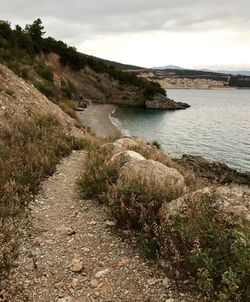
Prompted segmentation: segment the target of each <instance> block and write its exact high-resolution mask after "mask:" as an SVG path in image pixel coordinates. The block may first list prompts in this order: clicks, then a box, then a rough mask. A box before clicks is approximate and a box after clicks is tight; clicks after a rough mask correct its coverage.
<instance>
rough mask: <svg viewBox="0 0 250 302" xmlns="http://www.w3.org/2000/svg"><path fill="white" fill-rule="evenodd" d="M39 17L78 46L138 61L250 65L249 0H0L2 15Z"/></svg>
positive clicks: (50, 31) (23, 20)
mask: <svg viewBox="0 0 250 302" xmlns="http://www.w3.org/2000/svg"><path fill="white" fill-rule="evenodd" d="M37 18H41V19H42V21H43V24H44V26H45V30H46V35H48V36H52V37H55V38H56V39H61V40H63V41H65V42H66V43H68V44H70V45H74V46H76V47H77V49H78V50H79V51H82V52H85V53H88V54H92V55H95V56H99V57H101V58H106V59H110V60H116V61H120V62H123V63H130V64H136V65H140V66H146V67H151V66H163V65H169V64H172V65H179V66H183V67H196V66H201V65H202V66H203V65H221V64H230V65H232V64H238V65H242V66H240V67H243V65H248V66H249V67H250V59H249V58H250V56H249V54H250V0H123V1H119V0H60V1H59V0H58V1H54V0H43V1H40V0H39V1H38V0H0V19H2V20H9V21H10V22H11V23H12V24H13V25H15V24H19V25H21V26H24V25H25V24H27V23H32V22H33V21H34V20H35V19H37Z"/></svg>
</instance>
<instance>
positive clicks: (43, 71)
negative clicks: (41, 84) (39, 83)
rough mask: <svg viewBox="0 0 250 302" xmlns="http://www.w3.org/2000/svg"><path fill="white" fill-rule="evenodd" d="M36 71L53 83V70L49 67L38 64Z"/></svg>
mask: <svg viewBox="0 0 250 302" xmlns="http://www.w3.org/2000/svg"><path fill="white" fill-rule="evenodd" d="M35 71H36V73H37V74H38V75H39V76H40V77H42V78H43V79H44V80H46V81H47V82H49V83H52V84H53V72H52V70H51V69H50V68H49V67H47V66H43V65H38V66H36V67H35Z"/></svg>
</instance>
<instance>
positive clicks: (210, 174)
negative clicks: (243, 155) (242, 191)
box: [175, 154, 250, 185]
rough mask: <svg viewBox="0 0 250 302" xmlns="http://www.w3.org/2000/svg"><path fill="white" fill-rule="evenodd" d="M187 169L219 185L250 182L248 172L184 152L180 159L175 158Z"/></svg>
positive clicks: (246, 183) (247, 183)
mask: <svg viewBox="0 0 250 302" xmlns="http://www.w3.org/2000/svg"><path fill="white" fill-rule="evenodd" d="M175 161H176V162H177V163H178V164H179V165H182V166H183V167H185V168H186V169H188V170H191V171H193V172H194V173H195V175H197V176H198V177H201V178H203V179H207V180H208V181H209V182H211V183H218V184H220V185H224V184H230V183H237V184H242V185H249V184H250V172H238V171H236V170H234V169H232V168H230V167H228V166H227V165H225V164H222V163H219V162H209V161H207V160H206V159H204V158H203V157H201V156H195V155H190V154H184V155H183V156H182V158H181V159H176V160H175Z"/></svg>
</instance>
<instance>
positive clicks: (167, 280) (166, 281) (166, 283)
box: [162, 278, 170, 288]
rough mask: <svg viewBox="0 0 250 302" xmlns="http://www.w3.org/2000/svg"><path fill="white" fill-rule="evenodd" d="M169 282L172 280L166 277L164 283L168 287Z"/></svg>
mask: <svg viewBox="0 0 250 302" xmlns="http://www.w3.org/2000/svg"><path fill="white" fill-rule="evenodd" d="M169 282H170V281H169V279H168V278H164V279H163V280H162V285H163V286H165V287H166V288H168V287H169V286H170V284H169Z"/></svg>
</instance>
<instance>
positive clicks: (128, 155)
mask: <svg viewBox="0 0 250 302" xmlns="http://www.w3.org/2000/svg"><path fill="white" fill-rule="evenodd" d="M139 160H145V157H143V156H142V155H141V154H139V153H137V152H135V151H131V150H126V151H122V152H119V153H116V154H115V155H113V156H112V158H111V161H117V162H119V164H120V165H121V166H122V165H124V164H126V163H128V162H131V161H139Z"/></svg>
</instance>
